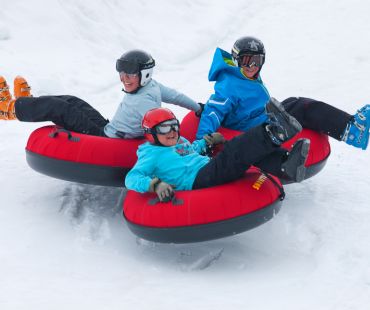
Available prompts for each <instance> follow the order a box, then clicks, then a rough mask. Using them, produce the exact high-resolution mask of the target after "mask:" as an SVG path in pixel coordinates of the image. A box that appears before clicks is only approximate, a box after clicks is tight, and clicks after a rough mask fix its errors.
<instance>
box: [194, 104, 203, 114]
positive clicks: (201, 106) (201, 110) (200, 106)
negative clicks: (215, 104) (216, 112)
mask: <svg viewBox="0 0 370 310" xmlns="http://www.w3.org/2000/svg"><path fill="white" fill-rule="evenodd" d="M198 104H199V110H198V111H196V112H195V116H196V117H201V115H202V113H203V110H204V106H205V104H204V103H201V102H198Z"/></svg>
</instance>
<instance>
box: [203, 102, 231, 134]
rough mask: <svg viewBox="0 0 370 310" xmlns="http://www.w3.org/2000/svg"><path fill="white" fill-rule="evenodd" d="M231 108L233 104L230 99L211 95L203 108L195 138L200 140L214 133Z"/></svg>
mask: <svg viewBox="0 0 370 310" xmlns="http://www.w3.org/2000/svg"><path fill="white" fill-rule="evenodd" d="M233 106H234V102H233V101H232V100H231V99H230V98H227V99H224V98H219V97H216V95H212V96H211V97H210V98H209V100H208V101H207V103H206V105H205V107H204V111H203V113H202V117H201V118H200V122H199V126H198V131H197V134H196V138H197V139H201V138H203V137H204V135H206V134H209V133H213V132H216V131H217V129H218V128H219V127H220V126H221V124H222V122H223V120H224V118H225V117H226V116H227V115H228V114H229V113H230V111H231V110H232V108H233Z"/></svg>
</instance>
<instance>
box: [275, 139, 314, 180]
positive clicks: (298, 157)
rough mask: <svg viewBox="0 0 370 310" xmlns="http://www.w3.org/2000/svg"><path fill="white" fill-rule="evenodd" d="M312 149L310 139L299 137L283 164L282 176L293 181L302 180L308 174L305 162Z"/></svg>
mask: <svg viewBox="0 0 370 310" xmlns="http://www.w3.org/2000/svg"><path fill="white" fill-rule="evenodd" d="M309 149H310V140H308V139H299V140H297V141H296V143H294V145H293V148H292V150H291V151H290V152H289V153H288V155H287V158H286V160H285V161H284V162H283V163H282V165H281V172H282V177H283V178H284V179H288V180H289V181H293V182H302V181H303V180H304V177H305V175H306V167H305V163H306V160H307V156H308V151H309Z"/></svg>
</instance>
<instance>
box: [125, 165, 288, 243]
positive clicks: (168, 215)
mask: <svg viewBox="0 0 370 310" xmlns="http://www.w3.org/2000/svg"><path fill="white" fill-rule="evenodd" d="M283 197H284V192H283V188H282V185H281V183H280V182H279V180H278V179H277V178H275V177H272V176H266V175H264V174H262V173H261V172H259V171H258V170H257V169H256V168H251V169H249V170H248V171H247V172H246V174H245V176H244V178H242V179H240V180H237V181H235V182H231V183H227V184H223V185H220V186H215V187H211V188H205V189H199V190H191V191H177V192H176V196H175V198H174V199H173V200H172V201H171V202H167V203H160V202H158V200H157V199H156V196H155V195H154V194H150V193H146V194H140V193H137V192H134V191H128V192H127V196H126V198H125V200H124V204H123V214H124V216H125V218H126V220H127V223H128V227H129V228H130V229H131V231H132V232H133V233H134V234H136V235H138V236H139V237H141V238H143V239H146V240H151V241H156V242H165V243H187V242H199V241H206V240H211V239H217V238H222V237H226V236H230V235H235V234H237V233H241V232H243V231H246V230H249V229H252V228H255V227H257V226H259V225H261V224H263V223H265V222H267V221H268V220H270V219H271V218H272V217H274V215H275V214H276V213H277V212H279V210H280V207H281V200H282V199H283Z"/></svg>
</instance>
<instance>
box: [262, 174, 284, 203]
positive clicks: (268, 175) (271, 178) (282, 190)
mask: <svg viewBox="0 0 370 310" xmlns="http://www.w3.org/2000/svg"><path fill="white" fill-rule="evenodd" d="M259 171H260V172H261V173H262V174H263V175H265V176H266V177H267V178H268V179H269V180H270V181H271V182H272V184H274V185H275V187H277V189H278V190H279V192H280V196H279V199H280V200H281V201H283V200H284V198H285V191H284V187H283V186H282V185H280V184H279V183H278V182H277V181H276V180H275V179H274V178H273V177H272V176H271V175H270V174H269V173H267V172H266V171H263V170H262V169H259Z"/></svg>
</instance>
